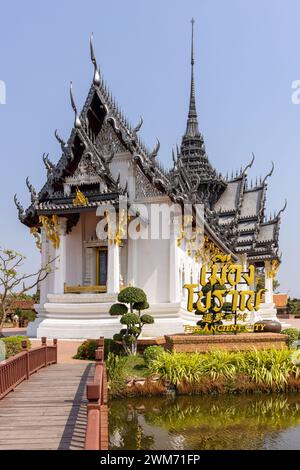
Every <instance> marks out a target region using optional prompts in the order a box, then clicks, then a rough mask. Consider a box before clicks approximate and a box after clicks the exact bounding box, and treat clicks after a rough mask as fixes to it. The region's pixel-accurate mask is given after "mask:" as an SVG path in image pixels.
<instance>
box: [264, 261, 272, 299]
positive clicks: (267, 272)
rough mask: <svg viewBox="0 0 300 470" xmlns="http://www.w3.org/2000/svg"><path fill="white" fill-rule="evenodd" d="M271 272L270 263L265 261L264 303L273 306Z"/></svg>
mask: <svg viewBox="0 0 300 470" xmlns="http://www.w3.org/2000/svg"><path fill="white" fill-rule="evenodd" d="M270 272H271V263H270V261H265V288H266V289H267V291H266V293H265V303H266V304H273V277H271V276H270Z"/></svg>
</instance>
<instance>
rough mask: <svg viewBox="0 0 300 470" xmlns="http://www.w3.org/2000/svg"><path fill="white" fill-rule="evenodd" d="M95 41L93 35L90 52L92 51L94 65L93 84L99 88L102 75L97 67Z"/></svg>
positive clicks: (92, 35)
mask: <svg viewBox="0 0 300 470" xmlns="http://www.w3.org/2000/svg"><path fill="white" fill-rule="evenodd" d="M93 40H94V34H93V33H92V34H91V37H90V51H91V61H92V63H93V65H94V77H93V83H94V85H96V86H99V85H100V81H101V80H100V73H99V69H98V65H97V61H96V57H95V53H94V46H93Z"/></svg>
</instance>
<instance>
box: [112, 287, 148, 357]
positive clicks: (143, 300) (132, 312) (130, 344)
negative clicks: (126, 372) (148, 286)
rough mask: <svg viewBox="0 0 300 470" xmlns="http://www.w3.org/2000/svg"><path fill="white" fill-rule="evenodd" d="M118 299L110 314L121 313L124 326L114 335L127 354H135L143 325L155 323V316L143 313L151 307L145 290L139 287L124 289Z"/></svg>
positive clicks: (121, 321)
mask: <svg viewBox="0 0 300 470" xmlns="http://www.w3.org/2000/svg"><path fill="white" fill-rule="evenodd" d="M118 301H119V303H116V304H113V305H112V306H111V307H110V310H109V313H110V315H120V316H121V318H120V323H121V324H122V325H123V326H124V328H122V329H121V331H120V333H117V334H115V335H114V340H115V341H120V342H121V343H122V346H123V348H124V350H125V352H126V354H128V355H135V354H136V352H137V340H138V337H139V336H140V334H141V332H142V328H143V326H144V325H146V324H148V325H149V324H151V323H154V318H153V317H152V316H151V315H148V314H145V313H144V314H141V312H142V311H144V310H147V309H148V308H149V304H148V302H147V296H146V294H145V292H144V291H143V290H142V289H139V288H138V287H126V288H125V289H123V290H122V291H121V292H120V293H119V295H118ZM121 302H122V303H121ZM126 304H127V305H126ZM128 306H129V309H128Z"/></svg>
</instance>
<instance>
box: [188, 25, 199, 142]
mask: <svg viewBox="0 0 300 470" xmlns="http://www.w3.org/2000/svg"><path fill="white" fill-rule="evenodd" d="M191 23H192V38H191V90H190V104H189V114H188V120H187V126H186V132H185V135H186V136H191V137H195V136H197V135H199V129H198V118H197V111H196V98H195V81H194V64H195V57H194V23H195V20H194V18H192V19H191Z"/></svg>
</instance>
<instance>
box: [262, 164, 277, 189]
mask: <svg viewBox="0 0 300 470" xmlns="http://www.w3.org/2000/svg"><path fill="white" fill-rule="evenodd" d="M274 167H275V165H274V162H273V161H272V168H271V170H270V171H269V173H268V174H267V175H266V176H265V177H264V179H263V181H262V184H265V182H266V180H267V179H268V178H269V177H270V176H272V174H273V171H274Z"/></svg>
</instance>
